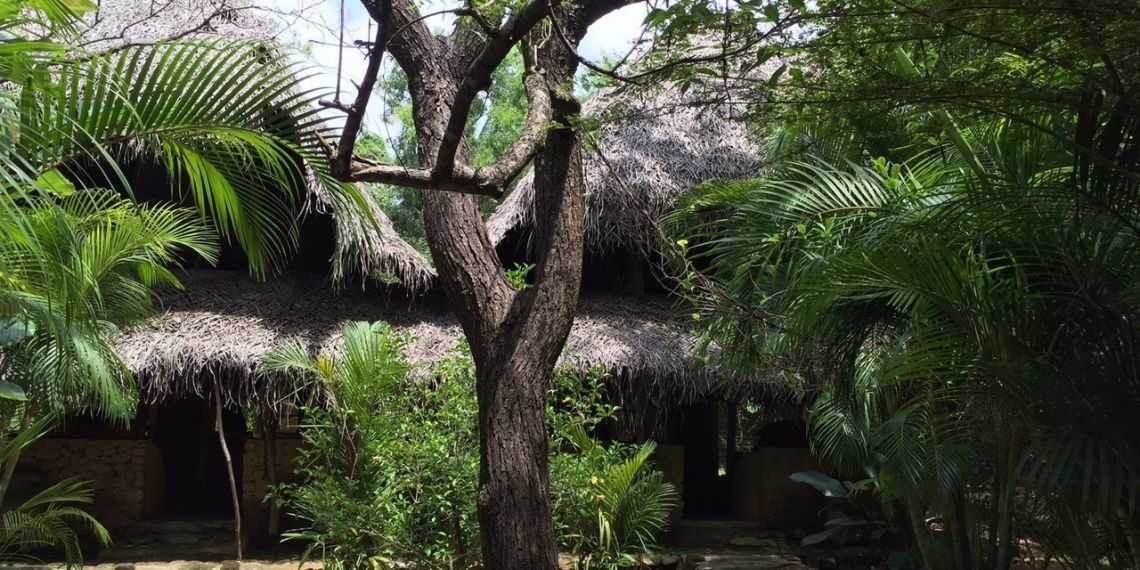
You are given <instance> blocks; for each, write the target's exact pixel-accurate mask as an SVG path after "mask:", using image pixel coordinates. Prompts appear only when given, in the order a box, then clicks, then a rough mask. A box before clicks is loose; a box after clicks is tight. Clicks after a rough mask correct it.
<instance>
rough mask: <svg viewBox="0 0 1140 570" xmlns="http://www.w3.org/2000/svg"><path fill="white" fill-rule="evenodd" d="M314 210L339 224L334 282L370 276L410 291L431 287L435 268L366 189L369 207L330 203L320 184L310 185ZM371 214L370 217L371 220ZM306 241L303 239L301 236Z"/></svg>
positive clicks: (337, 225) (364, 192)
mask: <svg viewBox="0 0 1140 570" xmlns="http://www.w3.org/2000/svg"><path fill="white" fill-rule="evenodd" d="M310 189H311V191H312V196H311V200H310V203H311V204H312V205H313V207H314V209H315V210H317V211H319V212H322V213H326V214H328V215H330V216H332V219H333V222H334V224H335V225H336V249H335V251H334V253H333V259H332V280H333V282H334V283H340V282H342V281H344V279H345V278H346V277H348V276H352V275H355V276H367V277H373V278H379V279H380V280H381V281H391V280H392V279H394V280H396V281H398V282H399V283H400V284H401V285H403V286H404V287H405V288H406V289H408V290H409V291H423V290H426V289H428V288H430V287H431V284H432V282H433V280H434V279H435V268H434V267H432V265H431V262H429V261H428V260H427V259H425V258H424V256H423V255H422V254H421V253H420V252H419V251H418V250H417V249H416V248H414V247H412V245H411V244H409V243H408V242H406V241H404V238H402V237H400V234H399V233H398V232H397V231H396V228H395V226H393V225H392V220H391V219H389V218H388V216H387V215H386V214H385V213H384V211H383V210H381V209H380V205H379V204H378V203H376V200H375V198H374V197H373V196H372V194H371V193H370V192H369V191H368V189H367V187H364V186H361V187H359V189H360V193H361V195H362V197H363V199H364V202H365V204H366V205H367V207H368V212H367V213H365V212H363V211H361V209H360V207H359V205H358V204H342V203H339V202H336V201H333V200H331V199H330V198H329V197H328V195H327V194H326V192H325V191H324V190H322V189H321V187H320V186H319V185H313V186H311V188H310ZM369 214H371V217H369ZM302 239H304V236H302Z"/></svg>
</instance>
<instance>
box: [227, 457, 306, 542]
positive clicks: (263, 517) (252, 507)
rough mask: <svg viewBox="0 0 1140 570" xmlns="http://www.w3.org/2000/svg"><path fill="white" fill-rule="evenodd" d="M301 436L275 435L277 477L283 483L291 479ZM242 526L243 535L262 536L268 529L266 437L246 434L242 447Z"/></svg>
mask: <svg viewBox="0 0 1140 570" xmlns="http://www.w3.org/2000/svg"><path fill="white" fill-rule="evenodd" d="M301 443H302V440H301V438H299V437H284V436H278V437H277V457H276V463H277V481H278V483H285V482H290V481H293V480H294V475H293V470H294V469H295V467H296V465H295V463H296V461H297V455H298V450H299V449H300V447H301ZM242 462H243V467H242V499H241V505H242V508H241V512H242V516H243V517H244V518H243V520H242V526H244V527H245V532H246V535H248V536H250V537H252V538H254V539H258V538H264V537H266V536H267V534H268V529H269V505H268V504H267V503H266V502H265V495H266V493H268V492H269V479H268V477H267V475H266V469H265V440H264V439H261V438H252V437H250V438H247V439H246V440H245V448H244V450H243V451H242Z"/></svg>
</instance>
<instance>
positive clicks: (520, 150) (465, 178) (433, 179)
mask: <svg viewBox="0 0 1140 570" xmlns="http://www.w3.org/2000/svg"><path fill="white" fill-rule="evenodd" d="M526 59H527V75H526V78H525V79H524V80H523V81H524V85H525V87H526V95H527V120H526V126H524V127H523V131H522V133H521V134H520V135H519V137H518V138H517V139H515V142H514V143H513V144H512V145H511V147H510V148H509V149H507V151H506V152H505V153H503V155H502V156H501V157H500V158H499V159H498V160H497V161H495V163H494V164H490V165H487V166H482V167H480V168H471V167H470V166H464V165H457V166H455V167H454V168H453V169H452V174H451V176H448V177H439V176H436V175H435V173H434V172H433V171H431V170H428V169H426V168H406V167H403V166H396V165H390V164H380V163H376V162H371V161H365V160H361V159H359V158H357V159H354V161H353V163H352V170H351V171H350V173H349V179H350V180H352V181H353V182H377V183H381V184H394V185H398V186H407V187H409V188H421V189H425V190H429V189H434V190H444V191H448V192H459V193H462V194H478V195H480V196H491V197H494V198H501V197H502V194H503V191H504V189H505V188H506V186H507V185H508V184H510V182H511V180H514V178H515V177H516V176H518V174H519V172H521V171H522V169H523V168H525V167H526V165H527V163H528V162H530V159H531V158H532V157H533V156H534V154H535V153H536V152H538V150H539V149H540V148H542V142H543V140H544V139H545V138H546V129H547V127H548V125H549V123H550V118H551V107H550V93H548V92H547V89H546V85H545V79H544V78H543V76H542V74H541V73H540V72H539V71H538V70H537V69H536V66H535V65H534V63H533V62H532V61H530V58H529V57H528V58H526Z"/></svg>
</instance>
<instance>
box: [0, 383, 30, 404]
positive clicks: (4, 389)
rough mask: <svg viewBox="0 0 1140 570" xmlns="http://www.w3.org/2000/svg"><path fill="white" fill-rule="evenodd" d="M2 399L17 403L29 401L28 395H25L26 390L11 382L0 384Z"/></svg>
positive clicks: (0, 396)
mask: <svg viewBox="0 0 1140 570" xmlns="http://www.w3.org/2000/svg"><path fill="white" fill-rule="evenodd" d="M0 398H2V399H4V400H14V401H17V402H27V401H28V395H27V394H25V393H24V389H23V388H21V387H19V386H17V385H15V384H12V383H11V382H0Z"/></svg>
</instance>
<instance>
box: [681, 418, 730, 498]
mask: <svg viewBox="0 0 1140 570" xmlns="http://www.w3.org/2000/svg"><path fill="white" fill-rule="evenodd" d="M683 414H684V415H683V416H682V418H681V443H682V444H683V445H684V446H685V486H684V493H685V496H684V502H685V518H689V519H708V518H724V517H726V516H728V515H729V514H730V513H731V504H730V501H729V491H730V489H729V485H728V478H727V477H725V476H724V473H722V472H721V443H722V441H721V440H722V438H721V424H722V423H723V422H722V421H721V416H722V410H721V405H720V403H719V402H708V403H704V404H699V405H695V406H690V407H688V408H686V409H685V410H684V412H683Z"/></svg>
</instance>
